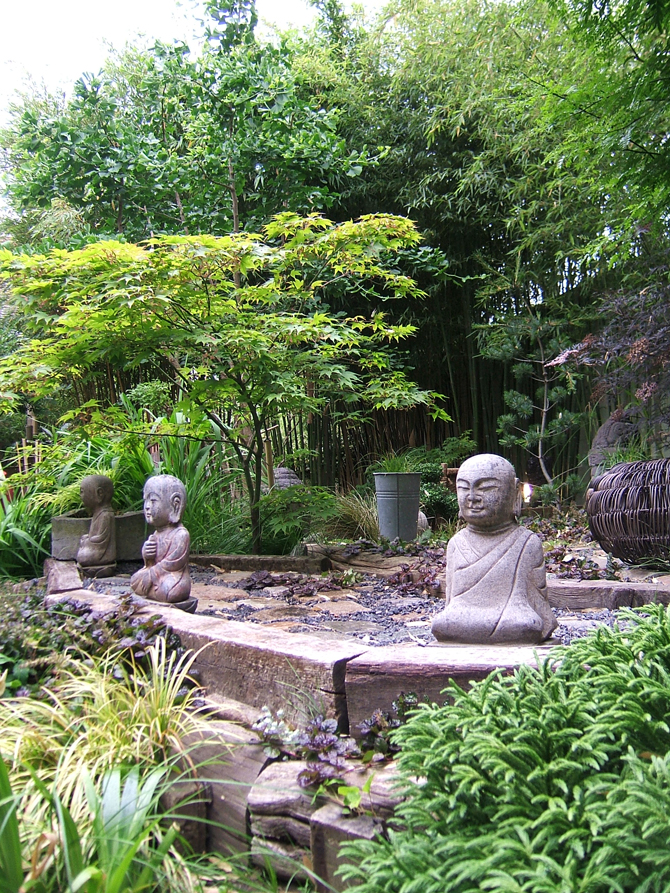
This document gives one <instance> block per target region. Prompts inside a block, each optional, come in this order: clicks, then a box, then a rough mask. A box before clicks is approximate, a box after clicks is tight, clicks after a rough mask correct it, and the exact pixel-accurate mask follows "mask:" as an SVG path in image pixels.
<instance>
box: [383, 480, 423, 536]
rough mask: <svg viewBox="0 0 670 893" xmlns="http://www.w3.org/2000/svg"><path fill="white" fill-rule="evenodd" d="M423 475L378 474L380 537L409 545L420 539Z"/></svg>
mask: <svg viewBox="0 0 670 893" xmlns="http://www.w3.org/2000/svg"><path fill="white" fill-rule="evenodd" d="M420 485H421V474H420V473H419V472H418V471H416V472H415V471H379V472H375V491H376V493H377V514H378V516H379V533H380V534H381V535H382V536H383V537H386V539H389V540H394V539H397V538H399V539H401V540H404V541H405V542H406V543H409V542H411V541H412V540H415V539H416V533H417V522H418V519H419V496H420Z"/></svg>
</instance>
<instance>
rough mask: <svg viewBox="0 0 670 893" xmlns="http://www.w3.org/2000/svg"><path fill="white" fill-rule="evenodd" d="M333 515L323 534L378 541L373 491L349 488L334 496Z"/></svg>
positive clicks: (335, 537)
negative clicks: (347, 491) (334, 506)
mask: <svg viewBox="0 0 670 893" xmlns="http://www.w3.org/2000/svg"><path fill="white" fill-rule="evenodd" d="M335 499H336V503H337V510H336V513H335V516H334V517H333V518H332V519H331V520H329V521H328V523H327V524H326V525H325V527H324V533H325V535H326V536H327V537H328V538H330V539H333V540H340V541H342V540H344V541H346V542H356V540H360V539H363V540H367V541H369V542H373V543H378V542H379V519H378V517H377V504H376V501H375V496H374V493H368V492H364V491H358V490H350V491H349V493H338V494H337V495H336V496H335Z"/></svg>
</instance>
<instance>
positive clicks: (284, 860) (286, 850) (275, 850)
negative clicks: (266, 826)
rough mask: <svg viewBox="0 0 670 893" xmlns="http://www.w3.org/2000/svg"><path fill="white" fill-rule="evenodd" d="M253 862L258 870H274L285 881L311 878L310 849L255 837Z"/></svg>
mask: <svg viewBox="0 0 670 893" xmlns="http://www.w3.org/2000/svg"><path fill="white" fill-rule="evenodd" d="M251 861H252V863H253V864H254V865H256V866H258V868H267V867H268V865H269V866H270V867H271V868H272V870H273V871H274V873H275V874H276V875H277V877H278V878H281V879H282V880H285V881H296V882H297V881H307V880H309V879H310V878H311V870H312V856H311V853H310V851H309V847H298V846H293V845H291V844H288V843H282V842H281V841H279V840H265V839H263V838H261V837H254V838H253V839H252V841H251Z"/></svg>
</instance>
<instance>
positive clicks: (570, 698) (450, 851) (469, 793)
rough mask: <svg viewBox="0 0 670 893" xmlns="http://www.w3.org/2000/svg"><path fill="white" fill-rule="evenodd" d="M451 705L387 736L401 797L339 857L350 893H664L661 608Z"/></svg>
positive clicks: (667, 809)
mask: <svg viewBox="0 0 670 893" xmlns="http://www.w3.org/2000/svg"><path fill="white" fill-rule="evenodd" d="M449 698H450V701H451V703H449V704H448V705H446V706H443V707H438V706H437V705H434V704H433V705H421V706H420V707H419V708H418V709H417V711H416V712H415V713H414V715H413V716H412V717H411V718H410V720H409V722H408V723H407V724H406V725H405V726H402V727H401V728H399V729H398V730H397V731H396V732H394V733H393V738H394V742H395V743H396V744H398V745H399V746H400V747H401V749H402V753H401V756H400V759H399V765H400V769H401V774H402V778H403V779H404V787H405V793H406V799H405V801H404V802H403V803H402V805H401V806H400V807H399V808H398V811H397V820H398V821H397V822H396V824H395V827H394V829H393V830H391V831H390V832H389V835H388V839H380V838H377V839H375V840H372V841H358V842H356V843H352V844H347V845H346V847H345V851H346V853H347V855H348V857H349V859H350V860H351V864H350V865H347V866H346V867H345V868H344V869H343V875H344V876H345V877H346V878H347V879H349V880H351V881H355V882H356V883H357V884H358V885H359V886H357V888H356V889H357V893H381V891H384V893H445V891H449V893H474V891H481V890H491V891H495V893H612V891H617V893H662V891H667V890H668V889H670V847H668V837H669V834H670V818H669V816H670V726H669V725H668V722H669V720H670V611H669V610H668V609H666V608H664V607H661V606H656V605H653V606H647V607H646V608H644V609H643V610H642V609H640V610H637V611H631V610H626V611H622V612H621V613H620V615H619V625H618V627H616V628H615V629H614V630H610V629H608V628H601V629H598V630H597V631H596V632H594V633H593V634H592V635H591V636H589V637H587V638H585V639H581V640H579V641H577V642H574V643H573V644H572V645H571V646H569V647H568V648H561V649H555V650H554V651H553V652H552V656H551V658H550V659H549V660H547V661H545V662H544V663H543V664H542V665H541V666H540V667H539V668H538V669H532V668H530V667H522V668H520V669H519V670H517V672H516V673H515V674H514V675H513V676H511V677H505V676H503V675H502V674H500V673H497V674H494V675H492V676H490V677H489V678H488V679H486V680H484V681H482V682H479V683H477V684H475V685H473V687H472V688H471V689H470V691H468V692H464V691H462V690H461V689H459V688H458V687H457V686H455V685H452V687H451V688H450V689H449Z"/></svg>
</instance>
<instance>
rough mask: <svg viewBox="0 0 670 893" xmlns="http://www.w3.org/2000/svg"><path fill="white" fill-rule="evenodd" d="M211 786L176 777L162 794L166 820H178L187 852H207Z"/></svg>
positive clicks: (161, 803) (183, 844) (162, 806)
mask: <svg viewBox="0 0 670 893" xmlns="http://www.w3.org/2000/svg"><path fill="white" fill-rule="evenodd" d="M209 801H210V794H209V789H208V786H207V785H205V784H203V783H202V782H198V781H192V780H189V779H188V778H179V777H177V778H174V777H173V779H172V783H171V784H170V786H169V787H168V788H167V789H166V790H165V791H163V793H162V794H161V796H160V800H159V806H160V808H161V810H162V811H163V812H164V813H165V822H166V823H167V824H170V823H172V822H176V824H177V826H178V828H179V834H180V837H181V839H182V840H181V844H182V849H184V850H185V851H186V852H187V853H188V852H193V853H204V852H205V850H206V848H207V807H208V803H209Z"/></svg>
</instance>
